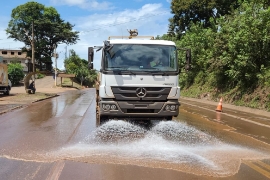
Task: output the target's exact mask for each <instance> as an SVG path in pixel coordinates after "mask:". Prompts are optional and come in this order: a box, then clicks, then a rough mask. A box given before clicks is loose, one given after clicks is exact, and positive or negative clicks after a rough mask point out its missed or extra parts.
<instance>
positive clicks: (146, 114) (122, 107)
mask: <svg viewBox="0 0 270 180" xmlns="http://www.w3.org/2000/svg"><path fill="white" fill-rule="evenodd" d="M179 106H180V103H179V102H178V100H171V101H167V102H132V101H131V102H124V101H120V102H116V101H100V102H99V107H100V116H102V117H107V118H109V119H110V118H130V119H143V118H145V119H149V120H151V119H156V120H159V119H161V120H162V119H168V118H172V117H176V116H178V113H179Z"/></svg>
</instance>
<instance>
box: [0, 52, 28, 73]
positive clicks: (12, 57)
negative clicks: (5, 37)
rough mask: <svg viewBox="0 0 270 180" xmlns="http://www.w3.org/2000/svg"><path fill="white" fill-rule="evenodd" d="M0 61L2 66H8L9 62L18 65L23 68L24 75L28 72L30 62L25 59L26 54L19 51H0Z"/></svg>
mask: <svg viewBox="0 0 270 180" xmlns="http://www.w3.org/2000/svg"><path fill="white" fill-rule="evenodd" d="M0 56H1V57H2V58H0V60H1V61H2V63H4V64H9V63H11V62H17V63H20V64H21V65H22V66H23V71H24V72H25V73H27V72H28V62H30V61H29V60H30V59H29V58H28V59H27V57H26V52H22V51H21V50H11V49H8V50H7V49H0Z"/></svg>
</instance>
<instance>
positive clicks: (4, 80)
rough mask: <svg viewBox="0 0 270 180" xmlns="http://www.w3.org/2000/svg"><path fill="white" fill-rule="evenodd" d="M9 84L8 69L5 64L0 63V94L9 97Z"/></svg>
mask: <svg viewBox="0 0 270 180" xmlns="http://www.w3.org/2000/svg"><path fill="white" fill-rule="evenodd" d="M11 86H12V85H11V82H10V80H9V79H8V68H7V65H6V64H3V63H0V92H1V93H3V94H4V95H9V92H10V90H11Z"/></svg>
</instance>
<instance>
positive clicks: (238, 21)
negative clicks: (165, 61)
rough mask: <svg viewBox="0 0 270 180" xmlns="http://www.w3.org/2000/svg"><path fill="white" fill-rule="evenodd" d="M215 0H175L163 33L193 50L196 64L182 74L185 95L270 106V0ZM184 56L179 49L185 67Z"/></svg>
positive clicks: (182, 88) (240, 103)
mask: <svg viewBox="0 0 270 180" xmlns="http://www.w3.org/2000/svg"><path fill="white" fill-rule="evenodd" d="M184 2H185V3H184ZM211 2H212V3H209V2H208V1H199V0H198V1H191V0H190V1H183V0H178V1H172V5H171V8H172V12H173V13H174V17H173V18H171V19H170V25H169V33H168V34H166V35H163V36H161V37H157V38H158V39H167V40H173V41H175V42H176V44H177V47H186V48H190V49H191V50H192V69H191V70H189V71H188V72H185V71H184V68H182V72H181V74H180V79H179V82H180V86H181V95H182V96H186V97H193V98H205V99H209V100H215V101H218V100H219V98H220V97H223V100H224V101H225V102H227V103H231V104H235V105H240V106H246V107H252V108H258V109H263V110H267V111H270V51H269V49H270V36H269V34H270V8H269V5H270V3H269V2H268V1H264V0H259V1H258V0H256V1H252V0H250V1H226V3H219V2H218V1H215V0H212V1H211ZM224 2H225V1H224ZM183 3H184V4H185V6H183ZM196 5H200V6H196ZM180 7H182V9H181V8H180ZM183 8H184V9H183ZM192 8H195V9H192ZM189 12H190V13H189ZM191 12H195V13H191ZM183 13H186V14H188V15H189V18H188V19H186V18H187V17H186V15H183ZM196 13H197V14H196ZM184 62H185V55H184V52H181V51H179V63H180V64H181V67H184Z"/></svg>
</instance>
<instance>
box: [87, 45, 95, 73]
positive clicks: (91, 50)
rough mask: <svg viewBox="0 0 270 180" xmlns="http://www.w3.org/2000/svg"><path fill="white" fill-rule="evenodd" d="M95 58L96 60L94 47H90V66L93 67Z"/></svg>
mask: <svg viewBox="0 0 270 180" xmlns="http://www.w3.org/2000/svg"><path fill="white" fill-rule="evenodd" d="M93 60H94V48H93V47H88V68H89V69H93V68H94V66H93Z"/></svg>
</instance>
